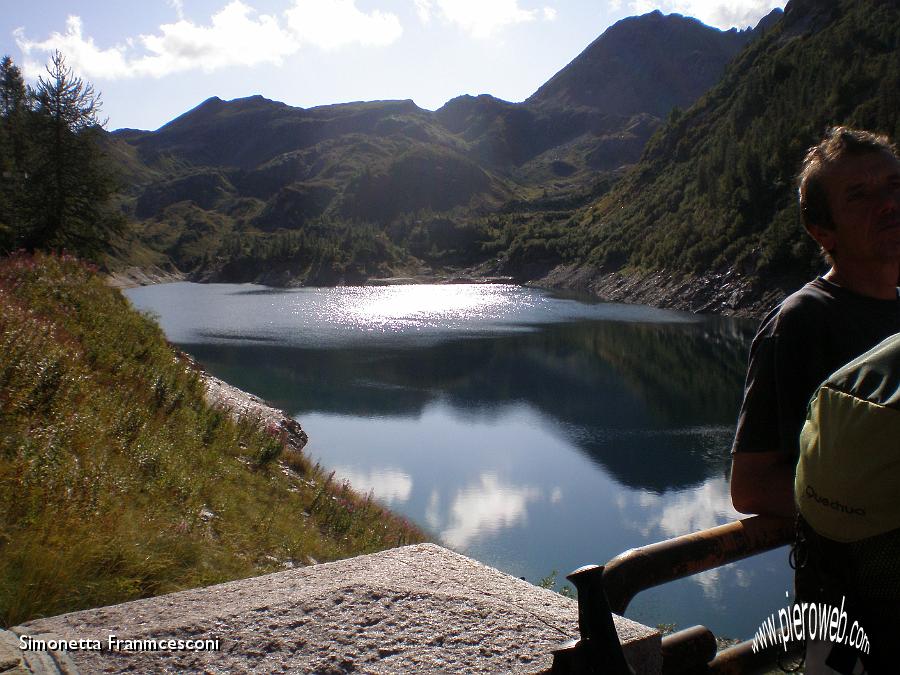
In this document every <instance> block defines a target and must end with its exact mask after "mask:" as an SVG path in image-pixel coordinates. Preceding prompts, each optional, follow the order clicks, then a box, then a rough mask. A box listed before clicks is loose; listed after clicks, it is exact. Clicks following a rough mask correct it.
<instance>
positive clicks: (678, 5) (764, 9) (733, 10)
mask: <svg viewBox="0 0 900 675" xmlns="http://www.w3.org/2000/svg"><path fill="white" fill-rule="evenodd" d="M612 4H613V5H615V6H621V1H620V0H615V1H614V2H613V3H612ZM785 4H787V2H786V0H657V1H654V0H630V2H628V3H627V6H628V9H629V10H630V11H631V12H632V13H634V14H644V13H646V12H651V11H653V10H654V9H658V10H660V11H662V12H663V13H665V14H672V13H677V14H683V15H685V16H692V17H694V18H696V19H700V21H702V22H703V23H705V24H707V25H709V26H715V27H716V28H721V29H723V30H727V29H729V28H732V27H734V26H736V27H738V28H746V27H747V26H755V25H756V24H757V22H758V21H759V20H760V19H761V18H763V17H764V16H765V15H766V14H768V13H769V12H771V11H772V10H773V9H775V8H776V7H782V8H783V7H784V6H785Z"/></svg>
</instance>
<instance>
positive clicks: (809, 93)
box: [533, 0, 900, 310]
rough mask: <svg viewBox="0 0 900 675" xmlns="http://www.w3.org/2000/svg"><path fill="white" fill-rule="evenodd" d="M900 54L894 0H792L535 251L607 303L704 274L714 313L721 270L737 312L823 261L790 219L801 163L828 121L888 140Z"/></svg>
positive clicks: (898, 102)
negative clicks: (623, 172)
mask: <svg viewBox="0 0 900 675" xmlns="http://www.w3.org/2000/svg"><path fill="white" fill-rule="evenodd" d="M898 48H900V8H898V5H897V3H895V2H885V1H883V0H853V1H848V0H844V1H838V0H827V1H823V0H818V1H815V2H814V1H812V0H792V2H790V3H789V4H788V6H787V8H786V11H785V14H784V18H783V19H782V20H781V21H780V22H778V23H777V24H776V25H775V26H774V27H773V28H772V29H771V30H769V31H768V32H767V33H766V34H765V35H763V36H762V37H761V38H760V39H759V40H757V41H755V42H753V43H751V44H750V45H749V46H748V47H747V49H746V50H745V51H744V52H743V53H742V54H741V55H740V56H739V57H738V58H737V59H735V61H734V62H733V63H732V64H731V65H730V66H729V67H728V68H727V70H726V72H725V75H724V77H723V79H722V80H721V81H720V82H719V83H718V84H717V85H716V86H715V87H713V88H712V89H711V90H710V91H709V92H708V93H707V94H706V95H705V96H703V97H702V98H701V99H700V100H699V101H698V102H697V103H696V104H695V105H694V106H693V107H691V108H690V109H688V110H687V111H685V112H679V111H676V112H675V113H673V114H672V115H671V116H670V118H669V120H668V122H667V124H666V126H665V127H664V128H663V129H661V130H660V132H659V133H657V134H656V135H655V136H654V137H653V138H652V139H651V140H650V142H649V143H648V145H647V148H646V149H645V151H644V153H643V156H642V158H641V160H640V162H639V163H638V164H637V165H636V166H635V168H634V169H633V170H632V171H631V172H630V173H629V174H628V175H627V176H626V177H625V178H624V179H623V180H622V181H621V182H620V183H619V184H617V185H616V186H615V188H614V189H612V190H611V191H610V192H609V193H608V194H606V195H605V196H604V197H603V198H601V199H599V200H598V201H597V202H596V203H595V204H593V205H592V206H591V207H590V208H587V209H585V210H583V211H581V212H580V213H579V214H577V215H576V217H574V218H573V219H572V220H571V221H568V222H566V223H564V224H562V225H560V226H559V227H556V228H552V229H546V230H544V231H543V232H541V233H540V236H539V237H537V240H536V241H535V242H533V247H534V248H535V250H536V251H539V253H540V255H543V256H544V258H545V260H556V261H557V262H563V263H570V264H572V265H574V267H575V268H578V270H579V271H580V272H572V271H571V270H570V272H569V279H570V280H571V279H574V278H576V277H577V278H578V283H580V284H582V285H586V286H593V287H594V288H595V289H597V288H600V287H604V288H605V289H606V290H605V293H607V294H609V295H611V296H612V297H640V298H642V299H648V298H652V291H651V292H649V293H650V294H649V295H648V294H647V293H648V287H649V286H652V285H653V284H662V285H665V284H669V283H671V280H672V279H673V278H679V277H687V279H688V280H689V279H690V278H691V277H695V279H694V281H695V282H697V283H700V285H703V284H704V283H706V282H704V281H702V280H698V279H696V277H698V276H700V277H703V276H705V278H706V279H707V280H709V283H708V284H706V285H707V286H708V287H707V291H708V293H706V294H705V295H704V294H702V293H701V294H700V295H701V296H703V301H704V302H712V303H713V305H711V308H714V309H717V308H720V305H718V304H716V303H718V302H726V299H725V298H724V297H720V298H718V299H716V298H715V297H714V296H715V294H716V291H717V289H716V288H712V287H709V285H710V284H721V283H722V279H723V278H729V279H730V280H731V285H730V286H729V287H728V288H727V289H726V290H727V291H728V292H729V293H730V294H732V292H733V291H734V290H738V291H739V295H740V297H730V298H728V299H727V302H728V303H730V306H729V307H727V308H728V309H731V310H735V309H740V308H741V307H742V306H743V307H748V306H750V305H752V304H753V303H754V302H755V301H756V300H757V299H758V298H759V297H761V294H762V293H763V292H764V290H766V289H771V287H772V286H773V285H781V286H783V288H785V289H787V288H790V287H791V286H795V285H797V284H799V283H801V282H802V281H803V280H805V279H807V278H808V277H809V275H810V274H812V273H813V271H814V270H816V269H818V268H820V267H821V262H820V260H819V257H818V253H817V250H816V248H815V247H814V246H813V245H812V243H811V241H808V238H807V237H806V235H805V233H804V231H803V229H802V227H801V226H800V223H799V214H798V210H797V207H796V195H795V175H796V173H797V170H798V167H799V162H800V160H801V159H802V157H803V155H804V154H805V150H806V148H808V147H809V146H811V145H813V144H815V143H816V142H817V141H818V139H819V138H820V137H821V136H822V134H823V132H824V130H825V129H826V127H828V126H831V125H835V124H848V125H853V126H858V127H862V128H866V129H871V130H876V131H880V132H885V133H888V134H889V135H891V136H892V137H893V138H895V139H896V138H898V135H900V116H898V111H900V58H898ZM613 272H620V274H619V275H618V277H617V279H618V282H621V281H622V279H623V277H624V278H629V277H630V278H631V279H633V280H636V281H634V282H633V283H631V284H630V285H629V284H628V283H618V286H617V287H616V288H618V290H616V288H613V287H612V286H611V285H610V284H609V283H608V281H609V280H607V281H606V282H604V278H605V277H606V276H607V275H609V274H610V273H613ZM660 272H663V273H664V274H663V275H662V277H665V278H662V277H661V275H660ZM685 284H686V285H685V286H683V288H689V287H691V283H690V282H689V281H685ZM694 285H695V286H696V283H695V284H694ZM664 304H679V303H678V299H677V298H671V299H670V300H669V301H667V303H664ZM682 304H684V303H682Z"/></svg>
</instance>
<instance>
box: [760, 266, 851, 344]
mask: <svg viewBox="0 0 900 675" xmlns="http://www.w3.org/2000/svg"><path fill="white" fill-rule="evenodd" d="M829 286H830V285H829V284H828V282H826V281H824V280H823V279H821V278H818V279H813V280H812V281H810V282H809V283H808V284H806V285H804V286H803V287H802V288H801V289H799V290H797V291H795V292H794V293H792V294H791V295H789V296H788V297H786V298H785V299H784V300H783V301H782V302H781V303H780V304H779V305H778V306H777V307H775V308H774V309H773V310H772V311H771V312H769V314H768V315H766V318H765V319H763V322H762V324H761V326H760V333H762V334H766V335H778V334H780V333H782V332H784V331H794V330H804V329H805V330H809V329H811V328H813V327H815V326H819V325H821V324H822V322H823V321H825V320H827V319H828V318H829V317H831V316H832V315H833V314H834V313H835V312H837V311H838V309H839V305H840V302H841V300H840V298H839V296H838V295H837V294H836V293H835V292H834V290H833V289H831V288H830V287H829Z"/></svg>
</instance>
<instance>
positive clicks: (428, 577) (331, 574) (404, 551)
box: [13, 544, 660, 674]
mask: <svg viewBox="0 0 900 675" xmlns="http://www.w3.org/2000/svg"><path fill="white" fill-rule="evenodd" d="M616 628H617V631H618V633H619V637H620V639H621V640H622V642H623V644H624V646H625V653H626V656H627V657H628V659H629V661H630V662H631V663H632V665H633V666H634V667H635V668H636V670H637V672H639V673H650V674H652V673H658V672H660V652H659V645H660V638H659V634H658V633H657V631H655V630H653V629H650V628H647V627H646V626H642V625H640V624H637V623H635V622H633V621H629V620H627V619H622V618H619V617H616ZM13 630H14V631H15V632H17V633H19V634H20V635H39V634H53V635H57V636H60V637H61V638H65V639H68V640H79V639H81V640H99V641H100V642H101V644H102V646H103V648H102V649H99V650H78V651H69V652H68V655H69V657H71V660H72V661H73V662H74V663H75V665H76V666H77V668H78V669H79V670H80V671H81V672H82V673H97V672H104V673H122V672H141V673H152V672H198V671H200V672H207V673H232V672H265V673H289V672H290V673H297V672H301V673H322V674H328V673H351V672H352V673H427V672H447V673H536V672H540V671H542V670H545V669H548V668H549V667H550V665H551V650H552V649H554V648H556V647H557V646H559V645H560V644H561V643H563V642H565V641H567V640H570V639H573V638H577V637H578V619H577V604H576V603H575V601H574V600H571V599H568V598H564V597H562V596H561V595H559V594H558V593H554V592H552V591H548V590H545V589H542V588H538V587H536V586H533V585H531V584H529V583H527V582H525V581H522V580H520V579H516V578H515V577H512V576H510V575H508V574H504V573H503V572H500V571H498V570H496V569H493V568H491V567H487V566H486V565H483V564H481V563H479V562H477V561H475V560H472V559H470V558H466V557H465V556H462V555H459V554H457V553H453V552H452V551H449V550H447V549H445V548H442V547H440V546H436V545H434V544H419V545H415V546H406V547H403V548H398V549H392V550H389V551H384V552H381V553H376V554H372V555H366V556H360V557H357V558H350V559H347V560H341V561H338V562H333V563H325V564H320V565H313V566H310V567H305V568H300V569H294V570H289V571H286V572H278V573H275V574H270V575H267V576H263V577H256V578H252V579H244V580H241V581H234V582H230V583H226V584H220V585H217V586H211V587H208V588H203V589H194V590H189V591H182V592H179V593H172V594H169V595H164V596H160V597H157V598H149V599H146V600H138V601H135V602H129V603H125V604H121V605H115V606H111V607H102V608H99V609H92V610H86V611H82V612H75V613H71V614H64V615H61V616H57V617H52V618H48V619H39V620H36V621H32V622H29V623H27V624H23V625H22V626H17V627H16V628H15V629H13ZM110 636H115V639H118V640H120V643H119V645H118V647H117V648H116V647H115V645H113V648H110ZM170 639H171V640H182V641H185V640H209V641H212V643H211V647H212V648H208V649H204V650H199V651H193V650H189V649H186V648H184V647H186V646H187V645H182V648H178V645H174V648H173V646H170V645H164V646H163V648H162V649H159V648H157V649H139V647H152V646H153V645H152V644H147V643H144V644H141V643H140V642H139V641H148V640H170ZM127 641H134V642H127Z"/></svg>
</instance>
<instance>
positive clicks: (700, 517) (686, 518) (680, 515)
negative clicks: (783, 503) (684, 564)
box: [616, 477, 750, 599]
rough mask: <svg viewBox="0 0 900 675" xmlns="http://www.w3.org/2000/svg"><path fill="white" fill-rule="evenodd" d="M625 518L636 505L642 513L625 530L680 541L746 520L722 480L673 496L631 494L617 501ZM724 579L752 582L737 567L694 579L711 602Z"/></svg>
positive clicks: (645, 493) (746, 583)
mask: <svg viewBox="0 0 900 675" xmlns="http://www.w3.org/2000/svg"><path fill="white" fill-rule="evenodd" d="M616 505H617V506H618V507H619V508H620V509H622V512H623V515H624V514H625V513H628V512H629V511H630V510H631V507H632V505H637V506H639V507H641V508H642V509H643V510H642V512H641V515H640V517H639V518H638V519H636V520H635V519H629V518H625V519H624V522H625V526H626V527H628V528H630V529H633V530H637V531H638V532H640V533H641V535H643V536H644V537H648V538H649V537H652V538H658V537H659V536H660V534H661V535H662V536H663V537H665V538H670V537H678V536H681V535H682V534H687V533H689V532H698V531H699V530H706V529H709V528H711V527H716V526H717V525H722V524H724V523H727V522H730V521H733V520H739V519H741V518H742V517H743V516H742V515H741V514H740V513H738V512H737V511H735V510H734V507H733V506H732V505H731V491H730V488H729V484H728V481H727V480H726V479H725V478H723V477H716V478H711V479H709V480H707V481H706V483H704V484H703V485H701V486H700V487H697V488H694V489H693V490H685V491H684V492H681V493H678V494H675V495H672V494H668V495H658V494H654V493H652V492H639V493H636V494H629V495H627V496H623V497H622V498H620V499H619V500H617V504H616ZM724 575H731V576H735V579H736V580H735V583H737V584H739V585H741V586H747V585H748V584H749V583H750V580H749V579H748V578H747V575H746V573H745V572H744V571H743V570H741V569H739V568H737V567H736V566H735V564H734V563H729V564H728V565H724V566H722V567H717V568H715V569H711V570H707V571H705V572H701V573H700V574H695V575H693V576H692V577H691V580H692V581H693V582H694V583H697V584H699V585H700V587H701V588H702V589H703V594H704V595H705V596H706V597H708V598H712V599H717V598H720V597H721V595H722V590H723V588H724V587H725V585H724V584H723V583H722V580H723V578H724Z"/></svg>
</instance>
